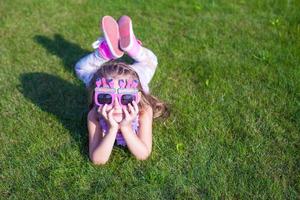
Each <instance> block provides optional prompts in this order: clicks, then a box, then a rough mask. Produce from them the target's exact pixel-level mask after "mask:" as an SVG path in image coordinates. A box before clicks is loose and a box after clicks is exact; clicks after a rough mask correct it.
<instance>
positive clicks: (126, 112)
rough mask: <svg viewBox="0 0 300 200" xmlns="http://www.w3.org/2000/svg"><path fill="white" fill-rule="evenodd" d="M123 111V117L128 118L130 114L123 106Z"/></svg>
mask: <svg viewBox="0 0 300 200" xmlns="http://www.w3.org/2000/svg"><path fill="white" fill-rule="evenodd" d="M123 111H124V114H125V118H126V119H129V118H130V115H129V112H128V111H127V108H123Z"/></svg>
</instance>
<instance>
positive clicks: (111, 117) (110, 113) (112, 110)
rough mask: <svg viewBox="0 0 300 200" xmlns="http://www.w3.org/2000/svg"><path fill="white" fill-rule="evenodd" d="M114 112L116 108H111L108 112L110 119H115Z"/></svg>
mask: <svg viewBox="0 0 300 200" xmlns="http://www.w3.org/2000/svg"><path fill="white" fill-rule="evenodd" d="M113 112H114V108H113V109H111V110H110V111H109V112H108V120H112V119H113V116H112V115H113Z"/></svg>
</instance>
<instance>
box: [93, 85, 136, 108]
mask: <svg viewBox="0 0 300 200" xmlns="http://www.w3.org/2000/svg"><path fill="white" fill-rule="evenodd" d="M94 91H95V94H94V102H95V104H96V105H97V106H103V105H105V104H101V103H99V102H98V95H99V94H110V95H111V97H112V100H111V103H110V104H107V105H108V106H110V105H112V104H113V103H114V102H115V98H117V99H118V102H119V104H120V106H121V107H127V105H128V104H127V105H124V104H122V101H121V99H122V96H123V95H127V94H129V95H133V97H134V101H137V100H138V92H139V90H138V89H136V88H108V87H96V88H95V90H94Z"/></svg>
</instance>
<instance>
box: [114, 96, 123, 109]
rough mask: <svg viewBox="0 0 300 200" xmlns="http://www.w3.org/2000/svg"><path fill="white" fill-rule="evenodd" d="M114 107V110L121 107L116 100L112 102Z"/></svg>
mask: <svg viewBox="0 0 300 200" xmlns="http://www.w3.org/2000/svg"><path fill="white" fill-rule="evenodd" d="M114 107H115V108H120V107H121V105H120V103H119V100H118V98H115V100H114Z"/></svg>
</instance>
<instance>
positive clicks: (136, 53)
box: [118, 16, 157, 93]
mask: <svg viewBox="0 0 300 200" xmlns="http://www.w3.org/2000/svg"><path fill="white" fill-rule="evenodd" d="M118 25H119V32H120V48H121V49H122V50H123V51H125V52H126V53H127V54H128V55H129V56H130V57H132V58H133V59H134V60H135V61H136V62H135V63H134V64H133V65H132V67H133V68H134V69H135V71H136V72H137V73H138V75H139V78H140V81H141V85H142V87H143V89H144V91H145V92H146V93H148V92H149V87H148V84H149V82H150V80H151V79H152V77H153V75H154V72H155V70H156V67H157V58H156V56H155V55H154V53H153V52H152V51H151V50H149V49H147V48H145V47H142V45H141V42H140V41H139V40H137V39H136V37H135V35H134V33H133V29H132V21H131V19H130V18H129V17H128V16H122V17H121V18H120V19H119V20H118Z"/></svg>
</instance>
